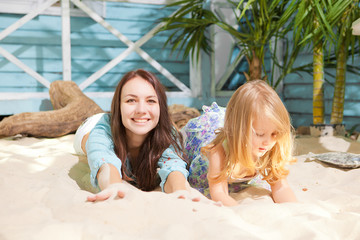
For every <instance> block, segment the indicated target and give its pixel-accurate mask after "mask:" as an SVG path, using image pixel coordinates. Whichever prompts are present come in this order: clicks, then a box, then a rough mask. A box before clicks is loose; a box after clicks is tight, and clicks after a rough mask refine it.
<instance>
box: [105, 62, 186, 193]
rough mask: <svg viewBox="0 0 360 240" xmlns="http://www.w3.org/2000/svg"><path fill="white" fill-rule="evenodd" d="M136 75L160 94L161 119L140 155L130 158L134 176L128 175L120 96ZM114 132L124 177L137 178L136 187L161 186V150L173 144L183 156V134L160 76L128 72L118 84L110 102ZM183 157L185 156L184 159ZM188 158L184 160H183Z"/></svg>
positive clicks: (148, 137)
mask: <svg viewBox="0 0 360 240" xmlns="http://www.w3.org/2000/svg"><path fill="white" fill-rule="evenodd" d="M135 77H141V78H142V79H144V80H145V81H147V82H149V83H150V84H151V85H152V86H153V87H154V89H155V92H156V94H157V97H158V101H159V107H160V117H159V122H158V124H157V125H156V127H155V128H154V129H152V130H151V131H150V133H149V134H148V136H147V137H146V139H145V140H144V142H143V144H142V145H141V147H140V150H139V154H138V156H137V157H136V158H135V159H131V161H130V162H131V168H132V174H133V175H134V177H135V179H131V178H130V177H129V175H130V174H129V172H128V171H127V170H126V164H125V161H126V158H127V153H128V150H127V143H126V131H125V126H124V125H123V123H122V119H121V110H120V103H121V101H120V99H121V90H122V88H123V87H124V85H125V84H126V83H127V82H128V81H130V80H131V79H133V78H135ZM110 125H111V133H112V137H113V141H114V151H115V153H116V155H117V156H118V157H119V158H120V159H121V162H122V166H121V173H122V175H123V178H124V179H125V180H128V181H129V180H135V181H136V184H137V187H138V188H140V189H141V190H145V191H151V190H154V189H155V188H156V187H157V186H159V183H160V179H159V177H158V175H157V168H158V165H157V163H158V160H159V159H160V157H161V155H162V153H163V152H164V151H165V150H166V149H167V148H168V147H169V146H170V145H172V146H173V147H174V149H175V151H176V153H177V154H178V155H179V157H181V158H182V159H183V157H182V155H183V154H182V153H183V151H182V146H181V145H180V144H179V143H178V142H181V143H182V139H181V134H180V133H179V132H178V131H177V130H176V128H175V127H174V125H173V123H172V121H171V118H170V115H169V112H168V106H167V97H166V93H165V88H164V86H163V85H162V84H161V83H160V81H159V80H158V79H157V77H156V76H155V75H154V74H152V73H151V72H148V71H146V70H143V69H138V70H135V71H131V72H128V73H127V74H125V76H124V77H123V78H122V79H121V80H120V82H119V84H118V86H117V87H116V90H115V93H114V97H113V100H112V103H111V117H110ZM183 160H184V159H183ZM184 161H185V160H184Z"/></svg>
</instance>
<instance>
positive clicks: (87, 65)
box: [0, 48, 188, 73]
mask: <svg viewBox="0 0 360 240" xmlns="http://www.w3.org/2000/svg"><path fill="white" fill-rule="evenodd" d="M0 49H1V48H0ZM42 61H43V63H45V62H46V64H43V65H40V66H39V64H40V63H41V62H42ZM23 63H24V64H26V65H27V66H28V67H30V68H32V69H34V70H35V71H36V72H59V71H60V72H61V68H59V66H61V64H62V62H61V59H43V60H39V59H36V58H34V59H24V60H23ZM106 63H107V61H105V60H93V61H89V60H86V59H75V60H73V61H72V64H73V67H72V68H73V69H72V72H73V73H74V72H86V73H94V71H97V70H98V69H100V68H101V67H102V66H104V65H105V64H106ZM160 63H161V64H162V65H163V66H164V67H165V68H167V69H169V71H172V72H175V73H176V72H181V71H186V70H187V69H188V66H186V65H184V64H183V63H182V62H168V61H166V60H163V61H160ZM136 68H149V64H148V63H146V62H140V61H126V62H123V63H121V65H117V66H114V68H113V69H111V70H110V72H118V71H121V72H122V71H123V70H122V69H136ZM1 71H2V72H18V71H20V70H19V68H18V67H16V66H15V65H13V64H4V65H3V66H2V68H1Z"/></svg>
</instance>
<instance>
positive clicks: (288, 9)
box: [160, 0, 297, 86]
mask: <svg viewBox="0 0 360 240" xmlns="http://www.w3.org/2000/svg"><path fill="white" fill-rule="evenodd" d="M227 3H228V4H230V6H232V9H233V14H234V16H235V17H236V19H237V23H238V28H234V27H233V26H231V25H230V24H228V23H227V22H225V21H224V20H223V19H221V18H220V17H218V16H217V15H216V14H215V13H214V12H212V11H211V10H210V9H209V5H208V1H206V0H182V1H177V2H175V3H173V4H169V5H168V7H175V6H176V7H179V9H178V10H177V12H176V13H175V14H174V15H173V16H171V17H168V18H163V19H162V21H163V22H164V23H165V25H164V27H163V28H162V29H160V31H168V30H172V31H174V32H173V33H172V34H171V35H170V36H169V38H168V40H167V42H166V44H168V43H172V44H173V47H172V49H173V51H174V50H175V49H180V50H184V55H183V57H184V58H186V57H188V56H189V55H191V56H192V57H193V59H195V61H196V62H198V61H197V60H198V58H199V56H200V51H202V50H203V51H205V52H206V53H210V52H211V51H212V48H211V42H210V41H211V40H210V37H211V36H210V37H209V36H208V35H207V31H206V30H207V28H208V27H209V26H212V25H216V26H218V27H220V28H221V29H223V30H225V31H226V32H228V33H229V34H230V35H232V36H233V37H234V39H235V41H236V42H237V45H238V46H239V48H240V49H241V50H242V54H243V55H245V56H246V58H247V60H248V63H249V72H248V73H246V74H245V75H246V77H247V79H248V80H252V79H267V76H266V74H265V76H262V74H263V72H264V69H263V68H264V58H265V51H266V46H268V45H269V43H270V41H272V40H273V39H276V40H278V39H281V38H284V37H285V35H286V33H287V32H289V31H290V30H291V24H289V21H291V17H292V16H293V14H294V13H295V12H296V10H297V6H296V5H297V3H296V0H274V1H268V0H257V1H255V0H250V1H248V2H246V3H245V2H244V0H241V1H230V0H228V1H227ZM272 56H274V54H272ZM239 57H241V56H239ZM280 81H281V79H280V80H278V81H276V82H272V83H271V84H272V85H273V86H277V84H278V83H279V82H280Z"/></svg>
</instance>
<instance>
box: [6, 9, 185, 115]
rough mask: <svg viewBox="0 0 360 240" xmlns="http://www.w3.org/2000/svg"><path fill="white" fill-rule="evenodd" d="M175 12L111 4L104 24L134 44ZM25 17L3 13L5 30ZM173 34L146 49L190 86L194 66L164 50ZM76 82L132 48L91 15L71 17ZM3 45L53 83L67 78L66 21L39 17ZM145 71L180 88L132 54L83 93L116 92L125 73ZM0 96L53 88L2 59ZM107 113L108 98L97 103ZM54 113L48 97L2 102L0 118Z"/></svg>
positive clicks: (153, 41)
mask: <svg viewBox="0 0 360 240" xmlns="http://www.w3.org/2000/svg"><path fill="white" fill-rule="evenodd" d="M173 10H174V9H163V6H161V5H152V4H131V3H115V2H107V3H106V18H105V20H106V21H107V22H109V23H110V24H111V25H112V26H114V27H115V28H116V29H117V30H119V31H120V32H121V33H122V34H124V35H125V36H126V37H127V38H129V39H130V40H131V41H133V42H135V41H136V40H138V39H140V38H141V37H142V36H143V35H145V34H146V33H147V32H148V31H149V30H151V29H152V28H153V27H155V26H156V24H157V23H158V20H159V18H161V17H165V16H169V15H170V14H171V13H172V11H173ZM22 16H23V15H19V14H0V30H3V29H5V28H6V27H8V26H9V25H11V24H12V23H14V22H15V21H17V20H18V19H19V18H21V17H22ZM168 34H169V33H160V34H158V35H156V36H155V37H153V38H152V39H150V40H149V41H148V42H146V43H145V44H144V45H143V46H142V47H141V48H142V49H143V50H144V51H146V52H147V53H148V54H149V55H150V56H151V57H152V58H154V59H155V60H157V61H158V62H159V63H160V64H161V65H163V66H164V67H165V68H166V69H168V70H169V71H170V72H171V73H172V74H173V75H174V76H175V77H176V78H178V79H179V80H181V81H182V82H183V83H184V84H185V85H187V86H189V62H188V61H182V58H181V55H180V57H179V58H177V54H170V46H169V47H167V48H163V47H164V42H165V41H166V40H167V35H168ZM71 44H72V46H71V51H72V62H71V65H72V80H73V81H75V82H76V83H77V84H78V85H79V84H81V83H82V82H83V81H84V80H85V79H86V78H87V77H89V76H91V75H92V74H93V73H94V72H96V71H97V70H99V69H100V68H101V67H103V66H104V65H105V64H106V63H107V62H109V61H110V60H112V59H113V58H115V57H116V56H117V55H118V54H120V53H121V52H123V51H124V50H126V49H127V46H126V45H125V44H124V43H122V42H121V41H120V40H118V38H116V37H115V36H114V35H112V34H111V33H109V32H108V31H107V30H106V29H105V28H103V27H102V26H101V25H99V24H97V23H96V22H94V21H93V20H92V19H91V18H88V17H71ZM0 46H1V47H3V48H4V49H5V50H7V51H8V52H10V53H12V54H13V55H15V56H16V57H17V58H19V59H20V60H21V61H23V62H24V63H25V64H27V65H28V66H29V67H31V68H32V69H33V70H35V71H36V72H38V73H39V74H40V75H42V76H43V77H44V78H46V79H47V80H49V81H50V82H52V81H55V80H62V79H63V76H62V52H61V17H60V16H48V15H39V16H37V17H36V18H34V19H33V20H31V21H30V22H28V23H26V24H25V25H24V26H22V27H21V28H20V29H18V30H17V31H15V32H13V33H12V34H11V35H9V36H7V37H6V38H5V39H3V40H2V41H0ZM137 68H144V69H147V70H150V71H152V72H155V73H157V76H158V77H159V78H160V79H161V81H162V82H163V84H164V85H165V86H166V87H167V89H168V90H177V88H176V86H175V85H174V84H173V83H171V82H170V81H169V80H167V79H166V78H165V77H163V76H162V75H161V74H158V72H157V71H156V70H155V69H154V68H153V67H152V66H151V65H150V64H148V63H147V62H145V61H144V60H143V59H142V58H141V57H140V56H139V55H138V54H136V53H132V54H130V55H129V56H128V57H126V59H125V61H122V62H120V64H118V65H117V66H116V67H114V68H113V69H112V70H111V71H110V72H109V73H107V74H105V75H104V76H102V77H101V78H100V79H99V80H97V81H96V82H95V83H93V84H92V85H90V86H89V87H88V88H86V89H85V90H84V92H97V91H100V92H101V91H105V92H109V91H110V92H111V91H114V90H115V87H116V85H117V83H118V81H119V80H120V78H121V77H122V76H123V75H124V73H126V72H128V71H130V70H133V69H137ZM1 92H48V89H47V88H46V87H44V86H43V85H42V84H40V83H39V82H37V81H36V80H35V79H33V78H32V77H31V76H29V75H28V74H26V73H24V72H23V71H22V70H21V69H20V68H18V67H17V66H16V65H14V64H12V63H10V62H9V61H8V60H7V59H4V58H3V57H2V56H1V55H0V95H1ZM95 100H96V101H97V102H98V104H99V105H101V107H102V108H103V109H104V110H109V108H110V101H109V99H106V100H104V99H95ZM50 109H52V106H51V103H50V101H49V100H48V99H43V98H37V99H30V100H29V99H27V100H7V101H0V115H9V114H15V113H19V112H31V111H39V110H50Z"/></svg>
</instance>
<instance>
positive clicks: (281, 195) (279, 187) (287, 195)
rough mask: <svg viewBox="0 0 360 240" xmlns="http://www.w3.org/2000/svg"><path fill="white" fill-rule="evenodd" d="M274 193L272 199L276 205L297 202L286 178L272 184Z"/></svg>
mask: <svg viewBox="0 0 360 240" xmlns="http://www.w3.org/2000/svg"><path fill="white" fill-rule="evenodd" d="M270 186H271V191H272V198H273V200H274V202H276V203H283V202H297V199H296V196H295V194H294V192H293V190H292V189H291V187H290V186H289V184H288V182H287V180H286V178H283V179H280V180H279V181H277V182H275V183H273V184H270Z"/></svg>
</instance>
